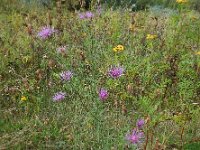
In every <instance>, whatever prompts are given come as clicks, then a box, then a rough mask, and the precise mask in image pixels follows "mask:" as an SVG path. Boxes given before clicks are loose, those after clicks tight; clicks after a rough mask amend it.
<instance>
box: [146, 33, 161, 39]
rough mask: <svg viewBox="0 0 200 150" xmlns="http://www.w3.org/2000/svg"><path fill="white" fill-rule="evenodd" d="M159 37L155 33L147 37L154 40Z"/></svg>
mask: <svg viewBox="0 0 200 150" xmlns="http://www.w3.org/2000/svg"><path fill="white" fill-rule="evenodd" d="M157 37H158V36H157V35H155V34H147V36H146V39H147V40H153V39H155V38H157Z"/></svg>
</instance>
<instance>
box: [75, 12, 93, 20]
mask: <svg viewBox="0 0 200 150" xmlns="http://www.w3.org/2000/svg"><path fill="white" fill-rule="evenodd" d="M78 15H79V18H80V19H90V18H93V17H94V14H93V13H92V12H90V11H87V12H85V13H84V12H83V13H79V14H78Z"/></svg>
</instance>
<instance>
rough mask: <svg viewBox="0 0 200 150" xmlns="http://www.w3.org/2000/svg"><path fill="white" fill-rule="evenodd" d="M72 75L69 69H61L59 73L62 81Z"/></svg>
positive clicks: (67, 79)
mask: <svg viewBox="0 0 200 150" xmlns="http://www.w3.org/2000/svg"><path fill="white" fill-rule="evenodd" d="M72 76H73V73H72V72H71V71H63V72H61V73H60V77H61V79H62V80H63V81H69V80H70V79H71V78H72Z"/></svg>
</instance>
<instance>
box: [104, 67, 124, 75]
mask: <svg viewBox="0 0 200 150" xmlns="http://www.w3.org/2000/svg"><path fill="white" fill-rule="evenodd" d="M123 72H124V68H122V67H120V66H118V67H113V68H111V69H110V70H109V72H108V74H109V76H110V77H112V78H119V77H120V76H122V75H123Z"/></svg>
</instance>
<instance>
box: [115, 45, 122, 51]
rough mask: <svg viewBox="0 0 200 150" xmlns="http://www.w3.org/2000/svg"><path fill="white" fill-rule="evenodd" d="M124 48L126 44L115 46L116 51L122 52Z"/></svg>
mask: <svg viewBox="0 0 200 150" xmlns="http://www.w3.org/2000/svg"><path fill="white" fill-rule="evenodd" d="M123 50H124V46H123V45H117V46H116V47H114V48H113V51H114V52H120V51H123Z"/></svg>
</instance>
